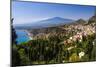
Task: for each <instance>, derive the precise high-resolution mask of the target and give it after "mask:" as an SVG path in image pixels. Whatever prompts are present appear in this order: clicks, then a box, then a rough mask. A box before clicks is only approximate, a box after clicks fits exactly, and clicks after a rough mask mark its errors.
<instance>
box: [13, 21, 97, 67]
mask: <svg viewBox="0 0 100 67" xmlns="http://www.w3.org/2000/svg"><path fill="white" fill-rule="evenodd" d="M80 22H81V21H80ZM89 22H90V21H89ZM71 25H72V24H71ZM71 25H69V26H67V25H64V27H66V28H67V29H69V27H70V28H71V29H70V30H67V33H65V32H63V31H62V32H58V31H59V30H56V29H55V31H54V32H56V33H55V34H51V35H49V36H48V37H47V38H38V37H37V38H35V39H33V40H30V41H28V42H25V43H21V44H17V45H16V43H14V44H15V45H13V51H14V52H13V56H14V57H13V59H12V60H13V61H14V63H13V65H15V66H18V65H33V64H52V63H69V62H83V61H95V60H96V37H95V35H96V34H95V33H91V31H89V32H90V33H91V34H87V35H86V36H85V35H82V39H81V38H80V39H76V40H75V41H74V40H73V39H74V38H73V37H74V36H76V33H77V32H81V31H82V30H79V29H74V28H72V26H71ZM77 25H78V24H77ZM79 25H81V24H79ZM82 25H83V23H82ZM74 26H75V25H74ZM87 26H92V27H95V26H94V23H91V24H87ZM90 28H91V27H90ZM57 29H58V28H57ZM54 32H53V33H54ZM46 33H47V34H48V32H46ZM15 39H16V38H15Z"/></svg>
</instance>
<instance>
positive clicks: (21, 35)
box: [16, 30, 30, 44]
mask: <svg viewBox="0 0 100 67" xmlns="http://www.w3.org/2000/svg"><path fill="white" fill-rule="evenodd" d="M16 34H17V39H16V41H17V44H21V43H23V42H27V41H29V40H30V38H29V36H28V35H27V32H26V31H24V30H16Z"/></svg>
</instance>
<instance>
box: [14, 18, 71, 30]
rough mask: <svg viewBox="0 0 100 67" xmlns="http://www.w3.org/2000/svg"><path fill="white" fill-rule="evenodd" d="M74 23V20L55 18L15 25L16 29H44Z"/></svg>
mask: <svg viewBox="0 0 100 67" xmlns="http://www.w3.org/2000/svg"><path fill="white" fill-rule="evenodd" d="M71 22H73V20H72V19H65V18H61V17H53V18H49V19H46V20H41V21H38V22H33V23H28V24H20V25H15V27H16V28H44V27H53V26H59V25H64V24H68V23H71Z"/></svg>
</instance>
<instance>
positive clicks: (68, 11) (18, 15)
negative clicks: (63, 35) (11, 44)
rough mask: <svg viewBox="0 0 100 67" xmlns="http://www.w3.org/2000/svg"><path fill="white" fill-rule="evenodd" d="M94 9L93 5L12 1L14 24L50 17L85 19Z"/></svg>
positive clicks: (91, 14) (93, 12) (92, 13)
mask: <svg viewBox="0 0 100 67" xmlns="http://www.w3.org/2000/svg"><path fill="white" fill-rule="evenodd" d="M95 9H96V8H95V6H81V5H65V4H49V3H36V2H18V1H13V2H12V17H13V18H14V24H23V23H31V22H34V21H39V20H42V19H47V18H52V17H62V18H68V19H74V20H77V19H80V18H82V19H85V20H87V19H89V17H91V16H93V15H94V14H95Z"/></svg>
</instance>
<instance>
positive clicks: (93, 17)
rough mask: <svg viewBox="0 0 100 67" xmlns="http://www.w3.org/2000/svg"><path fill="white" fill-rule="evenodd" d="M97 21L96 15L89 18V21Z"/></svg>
mask: <svg viewBox="0 0 100 67" xmlns="http://www.w3.org/2000/svg"><path fill="white" fill-rule="evenodd" d="M93 22H96V15H94V16H92V17H91V18H89V21H88V23H93Z"/></svg>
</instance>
